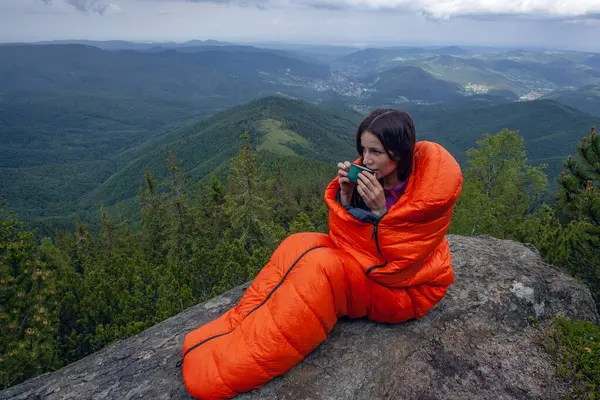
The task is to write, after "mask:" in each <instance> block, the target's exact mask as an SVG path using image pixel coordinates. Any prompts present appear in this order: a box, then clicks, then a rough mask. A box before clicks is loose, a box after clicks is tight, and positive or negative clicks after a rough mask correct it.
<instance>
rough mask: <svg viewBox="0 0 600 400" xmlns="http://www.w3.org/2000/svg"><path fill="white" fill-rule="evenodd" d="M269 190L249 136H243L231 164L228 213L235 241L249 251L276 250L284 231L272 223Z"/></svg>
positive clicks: (228, 181)
mask: <svg viewBox="0 0 600 400" xmlns="http://www.w3.org/2000/svg"><path fill="white" fill-rule="evenodd" d="M268 186H269V184H268V183H267V182H266V180H265V178H264V172H263V170H262V164H261V163H260V161H259V159H258V156H257V154H256V153H255V152H254V151H253V150H252V146H251V144H250V135H249V134H248V132H247V131H246V132H244V134H243V135H242V145H241V148H240V152H239V154H238V156H237V157H235V158H234V159H233V160H232V162H231V168H230V172H229V176H228V179H227V196H226V202H227V208H226V213H227V215H228V216H229V219H230V223H231V234H232V238H234V239H238V240H241V241H242V242H243V243H244V245H245V247H246V249H247V251H248V252H250V253H252V251H253V249H254V248H256V247H260V246H267V247H273V246H274V243H275V242H276V241H277V240H278V239H281V238H282V236H283V232H281V231H283V230H282V229H281V228H279V229H277V225H276V224H274V221H273V210H272V209H271V207H270V206H269V201H268V195H267V193H268Z"/></svg>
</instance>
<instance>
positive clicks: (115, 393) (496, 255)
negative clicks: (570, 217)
mask: <svg viewBox="0 0 600 400" xmlns="http://www.w3.org/2000/svg"><path fill="white" fill-rule="evenodd" d="M448 238H449V241H450V245H451V249H452V254H453V257H454V268H455V272H456V283H455V284H454V285H453V286H452V287H451V288H450V290H449V291H448V295H447V296H446V298H445V299H444V300H443V301H442V302H441V303H439V304H438V305H437V306H436V307H435V308H434V309H433V310H432V311H431V312H430V313H429V314H428V315H427V316H426V317H425V318H423V319H421V320H415V321H409V322H406V323H404V324H400V325H386V324H378V323H374V322H371V321H368V320H349V319H342V320H340V321H339V322H338V324H337V325H336V327H335V328H334V329H333V331H332V333H331V334H330V336H329V337H328V338H327V340H326V341H325V342H323V343H322V344H321V346H319V347H318V348H317V349H316V350H315V351H314V352H313V353H311V354H310V355H309V356H308V357H307V358H306V359H305V360H304V361H303V362H302V363H300V364H299V365H297V366H296V367H295V368H294V369H292V370H291V371H290V372H288V373H287V374H286V375H284V376H282V377H279V378H276V379H274V380H273V381H271V382H269V383H268V384H267V385H265V386H264V387H263V388H261V389H259V390H256V391H254V392H251V393H246V394H243V395H240V396H238V398H240V399H276V398H277V399H379V398H392V399H423V400H424V399H491V398H493V399H560V398H561V396H562V394H564V393H566V392H568V390H569V388H568V387H567V386H566V385H565V384H564V383H563V382H562V381H561V380H560V379H558V378H557V377H556V370H555V367H554V362H553V360H552V358H551V357H550V356H549V355H548V354H546V353H545V351H544V350H543V348H542V347H541V346H540V345H539V344H538V342H537V341H536V338H537V337H539V336H540V335H542V334H543V333H544V332H545V331H546V330H547V329H548V328H549V326H550V324H551V321H552V319H553V318H554V317H555V316H556V315H559V314H562V315H565V316H568V317H576V318H581V319H586V320H588V321H592V322H594V323H596V324H598V323H599V322H600V319H599V317H598V314H597V312H596V308H595V306H594V303H593V300H592V297H591V294H590V292H589V290H588V289H587V288H586V287H585V286H584V285H583V284H581V283H580V282H578V281H577V280H575V279H573V278H570V277H568V276H567V275H565V274H563V273H562V272H560V271H559V270H558V269H556V268H554V267H552V266H549V265H547V264H544V263H543V262H542V261H541V260H540V258H539V255H538V254H537V252H536V251H535V249H533V248H532V247H530V246H524V245H522V244H519V243H516V242H511V241H504V240H498V239H495V238H491V237H477V238H470V237H461V236H452V235H450V236H449V237H448ZM247 287H248V285H247V284H246V285H243V286H241V287H237V288H235V289H233V290H231V291H229V292H227V293H225V294H223V295H221V296H219V297H216V298H214V299H212V300H210V301H208V302H206V303H202V304H198V305H197V306H194V307H191V308H189V309H187V310H185V311H184V312H182V313H180V314H178V315H176V316H174V317H172V318H170V319H168V320H166V321H164V322H162V323H160V324H158V325H156V326H154V327H152V328H150V329H148V330H146V331H144V332H142V333H140V334H139V335H136V336H134V337H131V338H129V339H126V340H123V341H121V342H118V343H115V344H114V345H112V346H109V347H107V348H105V349H103V350H101V351H99V352H97V353H95V354H92V355H90V356H88V357H86V358H84V359H82V360H79V361H78V362H75V363H73V364H71V365H69V366H67V367H65V368H63V369H61V370H59V371H56V372H53V373H50V374H45V375H42V376H39V377H36V378H33V379H30V380H28V381H26V382H24V383H22V384H20V385H17V386H15V387H12V388H9V389H7V390H5V391H2V392H0V399H141V398H144V399H189V398H190V397H189V395H188V394H187V392H186V390H185V387H184V386H183V383H182V380H181V371H180V368H178V367H176V363H177V361H179V359H180V351H181V345H182V343H183V339H184V336H185V334H186V333H187V332H189V331H190V330H192V329H194V328H196V327H198V326H200V325H202V324H204V323H206V322H208V321H210V320H212V319H214V318H216V317H217V316H218V315H220V314H221V313H223V312H224V311H226V310H227V309H228V308H230V307H231V306H233V305H234V304H235V303H236V302H237V301H238V300H239V298H240V297H241V296H242V294H243V292H244V290H245V289H246V288H247ZM532 318H533V319H536V320H537V321H538V322H539V324H538V323H535V324H534V323H532Z"/></svg>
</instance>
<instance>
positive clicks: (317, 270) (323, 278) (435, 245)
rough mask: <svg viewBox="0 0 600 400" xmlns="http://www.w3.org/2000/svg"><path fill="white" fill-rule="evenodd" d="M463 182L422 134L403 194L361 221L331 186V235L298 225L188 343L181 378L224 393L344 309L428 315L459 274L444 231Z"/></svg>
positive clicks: (294, 356)
mask: <svg viewBox="0 0 600 400" xmlns="http://www.w3.org/2000/svg"><path fill="white" fill-rule="evenodd" d="M461 188H462V174H461V170H460V167H459V165H458V163H457V162H456V161H455V160H454V158H453V157H452V155H450V153H448V152H447V151H446V150H445V149H444V148H443V147H441V146H440V145H438V144H435V143H432V142H418V143H417V145H416V147H415V161H414V164H413V172H412V174H411V176H410V178H409V182H408V184H407V186H406V190H405V192H404V194H403V195H402V196H401V197H400V198H399V200H398V202H397V203H396V204H395V205H394V206H392V208H391V209H390V210H389V212H388V213H387V214H386V215H384V216H383V217H382V218H381V219H379V220H375V221H369V222H365V221H362V220H360V219H358V218H356V217H355V216H354V215H353V214H351V213H350V212H349V211H348V210H347V209H346V208H345V207H343V206H342V205H341V204H340V203H339V202H338V201H337V200H336V197H337V194H338V192H339V184H338V180H337V177H336V178H335V179H334V180H333V181H332V182H331V183H330V184H329V185H328V187H327V189H326V190H325V202H326V204H327V206H328V208H329V228H330V233H329V235H325V234H321V233H299V234H295V235H291V236H289V237H288V238H287V239H285V240H284V241H283V242H282V243H281V244H280V245H279V247H278V248H277V249H276V250H275V252H274V253H273V255H272V256H271V259H270V260H269V262H268V263H267V264H266V265H265V266H264V268H263V269H262V270H261V271H260V272H259V273H258V275H257V276H256V278H255V279H254V281H253V282H252V285H251V286H250V287H249V288H248V290H247V291H246V292H245V294H244V296H243V297H242V299H241V300H240V301H239V303H238V304H237V305H236V306H235V307H233V308H232V309H230V310H229V311H227V312H226V313H225V314H223V315H221V316H220V317H219V318H217V319H216V320H214V321H212V322H210V323H208V324H206V325H204V326H202V327H200V328H197V329H196V330H194V331H192V332H190V333H189V334H188V335H186V337H185V341H184V344H183V357H184V359H183V367H182V368H183V370H182V373H183V381H184V384H185V386H186V388H187V390H188V392H189V393H190V394H191V395H192V396H194V397H196V398H199V399H226V398H231V397H233V396H235V395H236V394H238V393H242V392H247V391H250V390H253V389H256V388H258V387H260V386H262V385H264V384H265V383H267V382H268V381H270V380H271V379H273V378H275V377H276V376H279V375H282V374H284V373H285V372H287V371H288V370H290V369H291V368H292V367H293V366H294V365H296V364H298V363H299V362H300V361H302V359H303V358H304V357H306V356H307V355H308V354H309V353H310V352H311V351H313V350H314V349H315V348H316V347H317V346H318V345H319V344H320V343H321V342H322V341H323V340H325V338H326V337H327V335H328V334H329V332H331V330H332V329H333V327H334V325H335V324H336V322H337V320H338V318H339V317H342V316H349V317H351V318H359V317H364V316H367V317H368V318H370V319H372V320H375V321H380V322H388V323H398V322H402V321H406V320H408V319H411V318H421V317H423V316H424V315H425V314H426V313H427V312H428V311H429V310H431V308H432V307H433V306H434V305H435V304H436V303H438V302H439V301H440V300H441V299H442V298H443V297H444V295H445V294H446V290H447V288H448V286H449V285H451V284H452V283H453V282H454V274H453V271H452V257H451V254H450V249H449V247H448V243H447V241H446V238H445V234H446V232H447V230H448V228H449V226H450V220H451V218H452V212H453V209H454V204H455V202H456V200H457V198H458V196H459V195H460V191H461Z"/></svg>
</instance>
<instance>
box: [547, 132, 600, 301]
mask: <svg viewBox="0 0 600 400" xmlns="http://www.w3.org/2000/svg"><path fill="white" fill-rule="evenodd" d="M565 169H566V171H564V172H563V174H562V175H561V178H560V179H559V182H560V187H559V191H558V196H557V197H558V210H559V212H560V217H561V220H562V221H563V226H562V227H561V229H560V231H559V233H558V235H557V238H558V240H557V242H556V243H555V246H556V247H557V248H558V249H560V250H559V252H557V251H550V252H549V253H548V254H549V259H550V260H552V261H554V262H555V263H557V264H558V265H563V266H565V268H567V269H568V270H569V271H570V272H571V273H572V274H573V275H575V276H577V277H579V278H581V279H582V280H583V281H584V282H586V283H587V284H588V286H589V287H590V289H591V290H592V293H593V294H594V296H595V299H596V304H598V305H599V308H600V253H599V252H598V249H599V248H600V191H599V190H598V187H599V186H600V137H598V135H596V132H595V128H594V127H592V129H591V132H590V134H589V135H588V136H585V137H584V138H583V139H582V140H581V143H580V144H579V145H578V146H577V159H573V158H571V157H570V156H569V158H568V159H567V162H566V163H565Z"/></svg>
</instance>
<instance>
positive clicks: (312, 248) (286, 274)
mask: <svg viewBox="0 0 600 400" xmlns="http://www.w3.org/2000/svg"><path fill="white" fill-rule="evenodd" d="M321 247H325V246H315V247H311V248H310V249H308V250H306V251H305V252H304V253H302V254H300V256H299V257H298V258H297V259H296V261H294V263H293V264H292V266H291V267H290V268H289V269H288V270H287V271H286V273H285V275H284V276H283V278H281V280H280V281H279V283H278V284H277V285H276V286H275V287H274V288H273V289H272V290H271V291H270V292H269V294H268V295H267V297H265V299H264V300H263V301H262V302H261V303H260V304H259V305H257V306H256V307H254V308H253V309H252V310H251V311H250V312H249V313H248V314H246V316H245V317H244V318H243V319H242V321H244V319H246V318H248V316H249V315H250V314H252V313H253V312H254V311H256V310H258V309H259V308H260V307H262V306H263V305H264V304H265V303H266V302H267V300H269V299H270V298H271V296H272V295H273V293H275V291H276V290H277V289H279V287H280V286H281V285H282V284H283V282H284V281H285V279H286V278H287V276H288V275H289V273H290V272H292V269H293V268H294V267H295V266H296V264H298V261H300V259H302V257H304V255H305V254H306V253H308V252H310V251H312V250H315V249H319V248H321ZM242 321H240V324H241V323H242ZM238 326H239V324H238ZM234 329H235V328H234ZM231 332H233V330H231V331H228V332H224V333H219V334H218V335H214V336H211V337H209V338H206V339H204V340H203V341H201V342H200V343H196V344H195V345H193V346H192V347H190V348H189V349H187V351H186V352H185V353H184V354H183V357H182V359H181V360H179V361H178V362H177V367H180V366H181V364H183V360H184V359H185V356H187V355H188V353H189V352H190V351H192V350H194V349H196V348H197V347H198V346H200V345H202V344H204V343H206V342H208V341H210V340H212V339H216V338H218V337H221V336H225V335H228V334H230V333H231Z"/></svg>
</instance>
